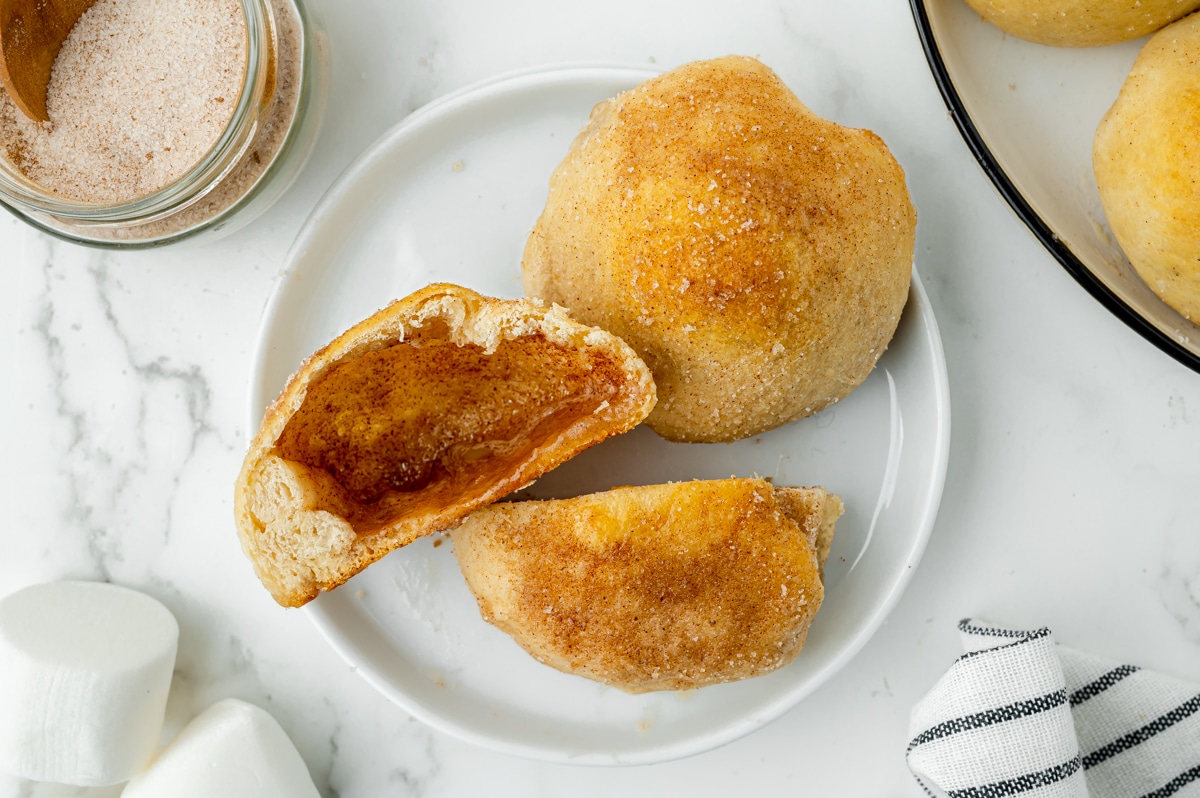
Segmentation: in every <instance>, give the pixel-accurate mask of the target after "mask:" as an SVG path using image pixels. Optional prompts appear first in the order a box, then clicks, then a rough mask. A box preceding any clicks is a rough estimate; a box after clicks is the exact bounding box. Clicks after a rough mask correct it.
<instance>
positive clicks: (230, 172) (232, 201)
mask: <svg viewBox="0 0 1200 798" xmlns="http://www.w3.org/2000/svg"><path fill="white" fill-rule="evenodd" d="M241 5H242V7H243V9H244V11H245V14H246V34H247V41H246V71H245V77H244V81H243V84H242V89H241V94H240V96H239V97H238V102H237V105H236V106H235V107H234V111H233V115H232V117H231V119H230V121H229V124H228V125H227V126H226V128H225V130H224V132H223V133H222V134H221V136H220V138H219V139H218V140H217V141H216V143H215V144H214V145H213V146H212V148H211V149H210V150H209V151H208V153H207V154H206V155H205V156H204V157H202V158H201V159H200V161H199V162H198V163H196V164H195V165H194V166H193V167H191V169H190V170H188V171H187V172H186V173H185V174H184V175H182V176H181V177H179V178H178V179H177V180H175V181H174V182H172V183H170V184H168V185H166V186H164V187H162V188H160V189H158V190H156V191H154V192H153V193H150V194H147V195H144V196H140V197H137V198H135V199H131V200H129V201H120V202H113V203H94V202H80V201H75V200H71V199H67V198H64V197H62V196H59V195H56V194H54V193H52V192H50V191H48V190H47V189H45V188H43V187H41V186H39V185H38V184H36V183H35V182H33V180H31V179H30V178H29V177H27V176H26V175H25V174H24V173H23V172H21V171H20V170H19V169H18V168H17V166H16V165H15V164H13V163H12V162H10V161H9V160H7V159H6V158H4V157H2V156H0V204H3V205H4V206H5V207H6V208H7V209H8V210H10V211H12V212H13V213H15V214H16V215H17V216H18V217H20V218H22V219H24V220H25V221H27V222H29V223H30V224H32V225H33V226H34V227H37V228H39V229H41V230H43V231H45V232H47V233H50V234H51V235H54V236H57V237H59V238H62V239H64V240H67V241H71V242H74V243H78V244H85V245H88V246H96V247H106V248H113V249H118V248H141V247H154V246H162V245H164V244H169V243H172V242H175V241H180V240H183V239H191V238H197V237H204V238H210V237H215V236H216V234H218V233H228V232H231V231H233V230H235V229H237V228H240V227H241V226H243V225H244V224H246V223H247V222H249V221H251V220H252V219H253V218H255V217H256V216H258V215H259V214H260V213H262V212H263V211H264V210H266V209H267V208H268V207H269V206H270V205H271V204H272V203H273V202H274V201H275V200H277V199H278V198H279V197H280V195H282V194H283V192H284V191H285V190H286V189H287V188H288V186H289V185H290V184H291V183H292V181H293V180H294V179H295V177H296V175H297V174H298V173H299V171H300V168H301V167H302V166H303V165H304V162H305V161H306V160H307V158H308V155H309V153H310V152H311V150H312V144H313V142H314V140H315V138H316V134H317V131H318V129H319V127H320V119H321V115H322V111H323V110H324V105H325V95H326V93H327V89H328V83H329V48H328V42H327V39H326V36H325V32H324V30H323V29H322V28H321V27H320V25H319V23H318V21H317V20H315V19H314V16H313V12H312V11H311V9H307V8H306V7H305V5H304V2H303V0H241ZM0 91H2V89H0Z"/></svg>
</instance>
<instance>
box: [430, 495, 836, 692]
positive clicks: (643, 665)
mask: <svg viewBox="0 0 1200 798" xmlns="http://www.w3.org/2000/svg"><path fill="white" fill-rule="evenodd" d="M841 514H842V503H841V500H840V499H838V497H837V496H834V495H833V494H829V493H826V492H825V491H824V490H823V489H821V488H777V487H773V486H772V485H771V484H770V483H768V482H767V481H766V480H762V479H721V480H708V481H695V482H679V483H673V484H668V485H649V486H645V487H629V488H616V489H614V490H610V491H605V492H603V493H595V494H592V495H589V496H580V497H577V498H573V499H561V500H554V501H523V502H512V503H501V504H494V505H492V506H490V507H486V508H484V509H481V510H478V511H476V512H474V513H472V514H471V516H470V517H469V518H467V520H466V521H465V522H464V523H463V524H462V526H460V527H458V528H457V529H456V530H455V531H454V532H452V533H451V538H452V540H453V541H454V554H455V556H456V557H457V558H458V562H459V565H460V566H461V567H462V571H463V576H464V577H465V578H466V580H467V585H468V586H469V587H470V588H471V591H472V592H473V593H474V594H475V598H476V600H477V601H478V602H479V609H480V612H481V614H482V615H483V618H484V620H486V621H488V622H489V623H492V624H494V625H495V626H497V627H498V628H500V629H501V630H503V631H505V632H507V633H508V634H510V635H512V636H513V638H514V639H515V640H516V642H517V643H518V644H520V645H521V647H523V648H524V649H525V650H526V651H528V652H529V653H530V654H532V655H533V656H534V657H535V658H536V659H537V660H538V661H540V662H542V663H544V664H546V665H549V666H551V667H554V668H557V669H558V670H560V671H563V672H565V673H570V674H575V675H577V676H583V677H586V678H588V679H593V680H595V681H599V682H603V683H604V684H607V685H611V686H613V687H619V688H620V689H622V690H625V691H627V692H631V693H644V692H649V691H653V690H687V689H691V688H696V687H703V686H706V685H710V684H718V683H721V682H729V681H735V680H738V679H746V678H750V677H752V676H760V675H762V674H765V673H769V672H771V671H773V670H776V669H777V668H780V667H782V666H784V665H786V664H787V663H789V662H791V661H792V660H793V659H794V658H795V657H796V655H797V654H798V653H799V652H800V649H801V648H802V647H803V646H804V641H805V638H806V636H807V634H808V629H809V626H810V625H811V623H812V621H813V618H814V616H815V615H816V614H817V610H818V609H819V608H820V606H821V601H822V600H823V598H824V588H823V586H822V582H821V573H820V569H821V566H822V564H823V563H824V560H825V557H826V556H827V555H828V553H829V546H830V543H831V541H832V539H833V532H834V525H835V522H836V521H837V519H838V517H839V516H840V515H841Z"/></svg>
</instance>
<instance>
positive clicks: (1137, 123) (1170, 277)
mask: <svg viewBox="0 0 1200 798" xmlns="http://www.w3.org/2000/svg"><path fill="white" fill-rule="evenodd" d="M1092 165H1093V168H1094V169H1095V172H1096V184H1097V186H1098V187H1099V189H1100V199H1101V202H1102V203H1103V205H1104V214H1105V216H1106V217H1107V219H1108V224H1109V226H1110V227H1111V229H1112V232H1113V235H1114V236H1115V237H1116V239H1117V243H1119V244H1120V245H1121V248H1122V249H1123V250H1125V254H1126V256H1127V257H1128V258H1129V262H1130V263H1132V264H1133V267H1134V268H1135V269H1136V270H1137V272H1138V274H1139V275H1141V277H1142V279H1143V280H1145V281H1146V284H1147V285H1149V286H1150V288H1151V289H1152V290H1153V291H1154V292H1155V293H1156V294H1158V295H1159V296H1160V297H1162V299H1163V301H1164V302H1166V303H1167V304H1168V305H1170V306H1171V307H1173V308H1175V309H1176V310H1178V311H1179V312H1180V313H1182V314H1183V315H1184V316H1186V317H1187V318H1188V319H1190V320H1192V321H1194V322H1200V14H1193V15H1192V16H1190V17H1187V18H1185V19H1182V20H1180V21H1179V22H1176V23H1174V24H1172V25H1170V26H1168V27H1167V28H1164V29H1163V30H1161V31H1159V32H1158V33H1157V34H1155V35H1154V36H1153V37H1151V39H1150V40H1149V41H1148V42H1146V45H1145V46H1144V47H1143V48H1142V51H1141V53H1140V54H1139V55H1138V57H1137V60H1136V61H1135V62H1134V64H1133V68H1132V70H1131V71H1130V73H1129V77H1128V78H1126V80H1125V84H1124V86H1122V87H1121V92H1120V94H1119V95H1118V96H1117V101H1116V102H1115V103H1114V104H1113V106H1112V108H1110V109H1109V111H1108V113H1107V114H1106V115H1105V116H1104V119H1103V120H1101V122H1100V125H1099V127H1098V128H1097V129H1096V137H1095V141H1094V142H1093V149H1092Z"/></svg>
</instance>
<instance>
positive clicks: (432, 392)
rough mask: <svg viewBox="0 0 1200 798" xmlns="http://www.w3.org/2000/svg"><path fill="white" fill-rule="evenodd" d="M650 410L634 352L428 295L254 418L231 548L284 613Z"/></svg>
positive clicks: (604, 339)
mask: <svg viewBox="0 0 1200 798" xmlns="http://www.w3.org/2000/svg"><path fill="white" fill-rule="evenodd" d="M654 402H655V388H654V382H653V380H652V379H651V377H650V373H649V371H648V370H647V368H646V366H645V364H643V363H642V361H641V360H640V359H639V358H638V357H637V355H636V354H635V353H634V352H633V351H632V350H631V349H630V348H629V347H628V346H626V345H625V343H624V342H622V341H621V340H620V339H619V338H617V337H616V336H613V335H611V334H609V333H607V332H604V331H603V330H599V329H596V328H594V327H588V326H585V325H583V324H580V323H578V322H575V321H573V320H572V319H570V318H569V317H568V316H567V313H566V311H565V310H563V309H562V308H559V307H551V308H546V307H542V306H540V305H537V304H534V303H532V302H528V301H522V300H518V301H509V300H499V299H490V298H487V297H483V296H480V295H479V294H477V293H475V292H473V291H469V290H467V289H465V288H460V287H458V286H454V285H448V284H439V285H431V286H428V287H426V288H424V289H422V290H420V291H417V292H416V293H414V294H412V295H410V296H408V297H406V298H404V299H401V300H398V301H397V302H394V303H393V304H391V305H389V306H388V307H387V308H385V309H383V310H381V311H379V312H378V313H376V314H375V315H373V316H371V317H370V318H368V319H366V320H365V321H363V322H361V323H359V324H357V325H355V326H354V327H352V328H351V329H350V330H348V331H346V332H345V333H343V334H342V335H340V336H338V337H337V338H336V339H334V340H333V341H332V342H331V343H330V344H329V345H328V346H326V347H324V348H323V349H321V350H320V351H318V352H316V353H315V354H314V355H312V356H311V357H310V358H308V360H306V361H305V362H304V364H303V365H302V366H301V368H300V370H299V371H297V372H296V373H295V374H294V375H293V376H292V377H291V379H290V380H289V381H288V384H287V386H286V387H285V388H284V390H283V392H282V393H281V394H280V395H279V397H278V398H277V399H276V400H275V402H274V403H273V404H272V405H271V406H270V408H268V410H267V412H266V415H265V417H264V418H263V421H262V425H261V427H260V428H259V431H258V434H257V435H256V436H255V437H254V440H253V441H251V443H250V446H249V450H248V452H247V454H246V457H245V461H244V462H243V465H242V470H241V473H240V474H239V475H238V480H237V485H236V489H235V496H234V511H235V516H236V523H237V530H238V535H239V537H240V539H241V543H242V549H243V551H244V552H245V553H246V556H247V557H249V558H250V560H251V562H252V563H253V564H254V569H255V572H256V573H257V574H258V577H259V579H260V580H261V581H262V583H263V585H264V586H265V587H266V588H267V589H268V590H269V591H270V592H271V595H272V596H273V597H274V598H275V600H276V601H278V602H279V603H280V604H283V605H285V606H292V607H296V606H300V605H302V604H304V603H306V602H308V601H309V600H311V599H312V598H314V597H315V596H316V595H317V594H318V593H319V592H320V591H323V590H330V589H332V588H334V587H336V586H338V585H340V584H342V583H343V582H345V581H346V580H347V579H349V578H350V577H351V576H353V575H354V574H356V573H358V572H359V571H360V570H362V569H363V568H365V567H366V566H367V565H369V564H371V563H372V562H374V561H376V560H378V559H379V558H380V557H382V556H384V555H385V554H387V553H388V552H390V551H392V550H393V549H396V548H398V547H400V546H404V545H406V544H408V543H410V542H412V541H413V540H415V539H416V538H418V537H421V536H422V535H428V534H430V533H433V532H438V531H442V530H445V529H447V528H449V527H452V526H454V525H455V524H457V523H458V522H459V521H460V520H461V519H462V518H464V517H465V516H466V515H467V514H468V513H470V512H471V511H472V510H474V509H476V508H478V507H481V506H483V505H485V504H488V503H490V502H493V501H496V500H497V499H499V498H501V497H503V496H505V495H506V494H508V493H510V492H512V491H514V490H517V489H519V488H521V487H522V486H524V485H526V484H528V483H529V482H531V481H533V480H534V479H536V478H537V477H539V476H541V475H542V474H544V473H545V472H547V471H549V470H550V469H552V468H554V467H555V466H557V465H559V464H560V463H562V462H564V461H565V460H567V459H569V458H571V457H573V456H574V455H576V454H578V453H579V452H581V451H583V450H584V449H586V448H588V447H589V446H592V445H593V444H596V443H598V442H600V441H601V440H604V439H605V438H607V437H609V436H611V435H616V434H618V433H621V432H625V431H626V430H628V429H630V428H632V427H634V426H635V425H636V424H637V423H638V422H640V421H641V420H642V419H643V418H644V417H645V416H646V414H647V413H649V412H650V409H651V408H652V407H653V406H654Z"/></svg>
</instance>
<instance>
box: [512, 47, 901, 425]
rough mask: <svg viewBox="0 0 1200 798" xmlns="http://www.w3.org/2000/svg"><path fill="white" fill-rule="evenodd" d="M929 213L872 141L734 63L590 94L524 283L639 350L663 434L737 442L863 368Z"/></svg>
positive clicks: (843, 390)
mask: <svg viewBox="0 0 1200 798" xmlns="http://www.w3.org/2000/svg"><path fill="white" fill-rule="evenodd" d="M915 226H916V213H915V211H914V210H913V206H912V203H911V202H910V200H909V194H908V190H907V188H906V186H905V181H904V173H903V171H902V170H901V168H900V166H899V164H897V162H896V160H895V159H894V158H893V157H892V155H891V154H890V152H889V151H888V148H887V147H886V145H885V144H884V143H883V141H882V140H880V138H879V137H878V136H876V135H875V134H874V133H872V132H870V131H867V130H856V129H852V128H846V127H842V126H840V125H838V124H836V123H833V122H830V121H828V120H825V119H822V118H820V117H819V116H817V115H816V114H814V113H813V112H812V111H810V110H809V109H808V108H806V107H805V106H804V105H803V104H802V103H801V102H800V100H798V99H797V98H796V96H795V95H794V94H793V93H792V92H791V91H790V90H789V89H788V87H787V86H785V85H784V83H783V82H782V81H781V80H780V79H779V78H778V77H777V76H776V75H775V73H774V72H772V71H771V70H770V69H768V68H767V67H765V66H763V65H762V64H761V63H759V62H758V61H756V60H754V59H752V58H743V57H727V58H720V59H716V60H713V61H701V62H696V63H692V64H687V65H685V66H682V67H679V68H678V69H675V70H672V71H671V72H668V73H666V74H664V75H661V76H659V77H656V78H653V79H651V80H648V81H646V82H645V83H643V84H641V85H640V86H637V87H636V88H634V89H632V90H630V91H627V92H625V93H624V94H621V95H619V96H617V97H615V98H613V99H611V100H608V101H606V102H603V103H600V104H599V105H597V106H596V108H595V109H594V110H593V111H592V114H591V118H590V120H589V121H588V123H587V126H586V127H585V128H584V129H583V131H582V132H581V133H580V134H579V135H578V137H577V138H576V139H575V141H574V142H573V143H572V144H571V147H570V150H569V152H568V153H567V156H566V158H565V160H563V161H562V163H561V164H560V165H559V166H558V168H557V169H556V170H555V172H554V174H553V176H552V177H551V179H550V191H549V197H548V199H547V202H546V207H545V210H544V211H543V213H542V215H541V217H540V218H539V219H538V220H537V224H536V225H535V227H534V228H533V231H532V232H531V233H530V235H529V238H528V241H527V243H526V248H525V254H524V259H523V263H522V269H523V273H524V281H525V290H526V293H527V294H529V295H530V296H534V297H538V298H541V299H543V300H546V301H548V302H556V303H559V304H561V305H563V306H565V307H568V308H570V310H571V313H572V315H573V316H575V317H576V318H579V319H581V320H583V321H585V322H587V323H589V324H596V325H598V326H600V327H603V328H604V329H606V330H609V331H610V332H612V333H614V334H616V335H618V336H620V337H621V338H622V339H624V340H625V341H626V342H628V343H629V344H630V345H631V346H632V347H633V348H634V349H635V350H637V352H638V353H639V354H640V355H641V356H642V358H643V359H644V360H645V361H646V363H647V365H648V366H649V367H650V369H651V371H652V372H653V373H654V379H655V382H656V383H657V385H658V393H659V403H658V406H657V407H656V408H655V410H654V412H653V413H652V414H651V415H650V417H649V419H648V420H647V423H648V424H649V425H650V426H651V427H652V428H653V429H654V430H655V431H656V432H658V433H659V434H660V435H662V436H663V437H665V438H668V439H671V440H678V441H731V440H736V439H739V438H744V437H747V436H750V435H754V434H757V433H759V432H763V431H765V430H769V429H772V428H774V427H777V426H779V425H781V424H785V423H787V422H789V421H792V420H793V419H796V418H800V417H802V416H806V415H809V414H811V413H815V412H817V411H818V410H821V409H822V408H824V407H826V406H827V405H829V404H830V403H832V402H836V401H838V400H839V399H841V398H842V397H844V396H845V395H846V394H848V393H849V392H850V391H851V390H853V389H854V388H855V387H856V386H858V385H859V384H860V383H861V382H862V381H863V380H864V379H865V378H866V376H867V375H868V374H869V373H870V371H871V370H872V368H874V366H875V363H876V361H877V360H878V359H879V357H880V355H881V354H882V353H883V351H884V349H885V348H886V347H887V345H888V342H889V341H890V340H891V337H892V335H893V333H894V332H895V330H896V325H897V323H898V322H899V319H900V313H901V311H902V310H903V308H904V303H905V300H906V299H907V296H908V287H909V280H910V276H911V272H912V259H913V243H914V233H915Z"/></svg>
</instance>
